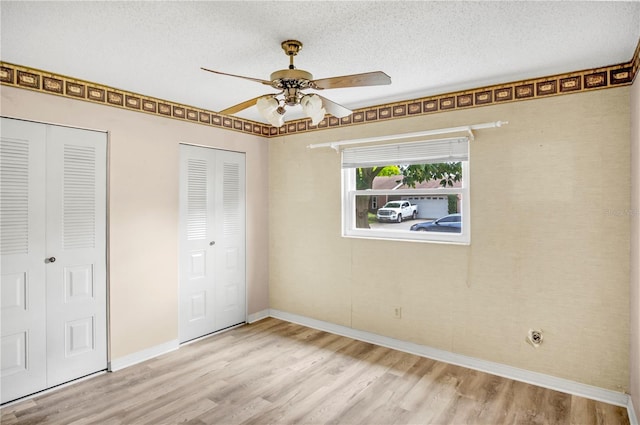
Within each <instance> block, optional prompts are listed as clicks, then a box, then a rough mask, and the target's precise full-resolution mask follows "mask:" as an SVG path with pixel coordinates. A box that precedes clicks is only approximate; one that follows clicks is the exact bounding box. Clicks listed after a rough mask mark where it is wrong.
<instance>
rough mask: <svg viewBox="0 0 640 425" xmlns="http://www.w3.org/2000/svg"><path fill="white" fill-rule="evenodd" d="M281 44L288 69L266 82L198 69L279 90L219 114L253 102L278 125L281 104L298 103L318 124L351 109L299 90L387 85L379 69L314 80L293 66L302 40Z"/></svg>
mask: <svg viewBox="0 0 640 425" xmlns="http://www.w3.org/2000/svg"><path fill="white" fill-rule="evenodd" d="M281 47H282V50H284V52H285V54H286V55H287V56H289V68H288V69H281V70H279V71H275V72H273V73H272V74H271V76H270V78H271V80H270V81H267V80H261V79H259V78H251V77H244V76H242V75H234V74H227V73H225V72H220V71H214V70H211V69H207V68H202V69H203V70H204V71H208V72H213V73H214V74H220V75H227V76H230V77H237V78H243V79H246V80H251V81H255V82H258V83H261V84H264V85H267V86H271V87H273V88H275V89H278V90H280V92H279V93H273V94H267V95H262V96H258V97H256V98H253V99H250V100H246V101H244V102H242V103H239V104H237V105H234V106H231V107H229V108H227V109H224V110H222V111H220V113H222V114H228V115H232V114H236V113H238V112H240V111H243V110H245V109H247V108H250V107H252V106H254V105H255V106H256V107H257V108H258V112H260V115H262V117H263V118H264V119H265V120H267V122H269V124H271V125H272V126H274V127H281V126H283V125H284V115H285V113H286V110H285V106H292V107H293V106H297V105H301V107H302V111H303V113H304V114H305V116H307V117H308V118H310V119H311V123H312V124H313V125H318V124H319V123H320V122H321V121H322V120H323V119H324V116H325V115H326V114H327V113H329V114H331V115H333V116H335V117H337V118H343V117H346V116H349V115H351V114H352V113H353V111H351V110H350V109H348V108H345V107H344V106H342V105H340V104H337V103H335V102H333V101H331V100H329V99H327V98H325V97H322V96H320V95H317V94H306V93H303V92H302V90H306V89H312V90H324V89H335V88H346V87H363V86H377V85H386V84H391V78H390V77H389V76H388V75H387V74H385V73H384V72H382V71H375V72H367V73H364V74H353V75H344V76H341V77H331V78H323V79H321V80H314V79H313V75H312V74H311V73H310V72H307V71H304V70H302V69H296V68H295V66H294V65H293V57H294V56H296V55H297V54H298V52H299V51H300V49H302V43H301V42H299V41H298V40H286V41H283V42H282V43H281Z"/></svg>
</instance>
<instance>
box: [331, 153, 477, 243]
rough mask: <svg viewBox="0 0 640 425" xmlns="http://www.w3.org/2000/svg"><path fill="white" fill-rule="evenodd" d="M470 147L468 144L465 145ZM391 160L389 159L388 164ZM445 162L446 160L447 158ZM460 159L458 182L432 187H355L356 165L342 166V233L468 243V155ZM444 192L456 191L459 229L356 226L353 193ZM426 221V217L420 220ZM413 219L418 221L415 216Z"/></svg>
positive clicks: (392, 238)
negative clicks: (460, 168)
mask: <svg viewBox="0 0 640 425" xmlns="http://www.w3.org/2000/svg"><path fill="white" fill-rule="evenodd" d="M469 148H470V147H469ZM391 162H393V160H390V164H389V165H394V164H391ZM447 162H448V161H447ZM460 162H461V163H462V186H461V187H459V188H456V187H440V188H434V189H398V190H373V189H365V190H357V189H356V173H355V169H356V168H343V169H342V191H341V193H342V236H343V237H348V238H365V239H384V240H395V241H412V242H430V243H449V244H461V245H469V244H470V243H471V202H470V201H471V197H470V179H469V156H468V157H467V160H464V161H460ZM359 195H364V196H381V195H386V196H389V195H393V196H403V195H404V196H447V195H460V196H461V198H462V200H461V214H462V231H461V232H460V233H447V232H418V231H410V230H397V229H393V228H392V227H390V228H385V229H362V228H357V227H356V196H359ZM423 221H426V220H423ZM415 222H416V223H420V222H421V221H419V220H416V221H415Z"/></svg>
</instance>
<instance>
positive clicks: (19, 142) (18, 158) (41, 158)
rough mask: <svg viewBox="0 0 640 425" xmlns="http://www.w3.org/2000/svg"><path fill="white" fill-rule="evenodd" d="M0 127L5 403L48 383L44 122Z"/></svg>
mask: <svg viewBox="0 0 640 425" xmlns="http://www.w3.org/2000/svg"><path fill="white" fill-rule="evenodd" d="M1 125H2V127H0V131H1V137H0V263H1V264H0V267H1V268H0V271H1V276H0V284H1V285H2V293H1V302H2V317H1V320H2V322H1V323H2V325H1V327H2V336H1V338H2V351H1V352H0V356H1V357H2V371H1V375H0V396H1V401H2V402H3V403H4V402H7V401H11V400H14V399H16V398H18V397H22V396H25V395H27V394H31V393H34V392H36V391H40V390H42V389H44V388H46V386H47V369H46V361H47V347H46V287H45V266H46V265H45V262H44V259H45V255H46V249H45V239H44V233H45V223H46V216H45V189H46V185H45V182H46V180H45V141H46V128H45V126H44V125H33V123H30V122H24V121H18V120H9V119H5V118H2V121H1Z"/></svg>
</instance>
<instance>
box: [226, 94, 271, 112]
mask: <svg viewBox="0 0 640 425" xmlns="http://www.w3.org/2000/svg"><path fill="white" fill-rule="evenodd" d="M263 96H264V95H260V96H258V97H254V98H253V99H249V100H245V101H244V102H242V103H238V104H237V105H233V106H231V107H229V108H227V109H225V110H222V111H220V113H221V114H224V115H233V114H235V113H238V112H240V111H243V110H245V109H247V108H251V107H252V106H254V105H255V104H256V103H257V102H258V99H260V98H261V97H263Z"/></svg>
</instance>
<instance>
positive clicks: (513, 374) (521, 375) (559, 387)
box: [269, 309, 638, 425]
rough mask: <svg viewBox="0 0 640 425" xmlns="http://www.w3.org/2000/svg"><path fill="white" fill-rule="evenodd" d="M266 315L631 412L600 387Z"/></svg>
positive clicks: (624, 400) (625, 401)
mask: <svg viewBox="0 0 640 425" xmlns="http://www.w3.org/2000/svg"><path fill="white" fill-rule="evenodd" d="M269 314H270V316H271V317H275V318H276V319H281V320H285V321H287V322H292V323H297V324H300V325H304V326H307V327H310V328H314V329H319V330H322V331H326V332H330V333H334V334H338V335H342V336H346V337H349V338H353V339H357V340H360V341H365V342H369V343H372V344H376V345H380V346H383V347H388V348H393V349H395V350H399V351H404V352H406V353H410V354H416V355H418V356H422V357H428V358H430V359H434V360H439V361H442V362H445V363H450V364H454V365H457V366H462V367H466V368H469V369H475V370H479V371H481V372H486V373H490V374H492V375H498V376H502V377H504V378H509V379H513V380H516V381H521V382H525V383H527V384H533V385H537V386H539V387H544V388H549V389H552V390H556V391H561V392H564V393H567V394H573V395H577V396H580V397H585V398H588V399H592V400H597V401H602V402H604V403H609V404H613V405H616V406H622V407H626V408H627V409H628V410H629V409H631V410H633V408H630V407H629V406H630V405H631V398H630V397H629V395H628V394H625V393H621V392H617V391H611V390H607V389H604V388H600V387H594V386H592V385H587V384H582V383H579V382H575V381H571V380H568V379H563V378H557V377H555V376H551V375H545V374H543V373H538V372H532V371H529V370H525V369H520V368H517V367H512V366H507V365H504V364H500V363H495V362H490V361H487V360H482V359H478V358H475V357H469V356H464V355H462V354H456V353H452V352H449V351H444V350H440V349H437V348H432V347H427V346H425V345H419V344H414V343H411V342H407V341H402V340H398V339H394V338H389V337H386V336H381V335H376V334H373V333H371V332H366V331H361V330H357V329H353V328H349V327H346V326H341V325H336V324H333V323H329V322H324V321H322V320H317V319H312V318H309V317H305V316H299V315H297V314H292V313H287V312H285V311H280V310H275V309H271V310H270V311H269ZM631 410H630V412H629V419H631ZM634 417H635V414H634ZM637 423H638V422H637V420H636V422H635V425H637ZM632 424H633V422H632Z"/></svg>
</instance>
